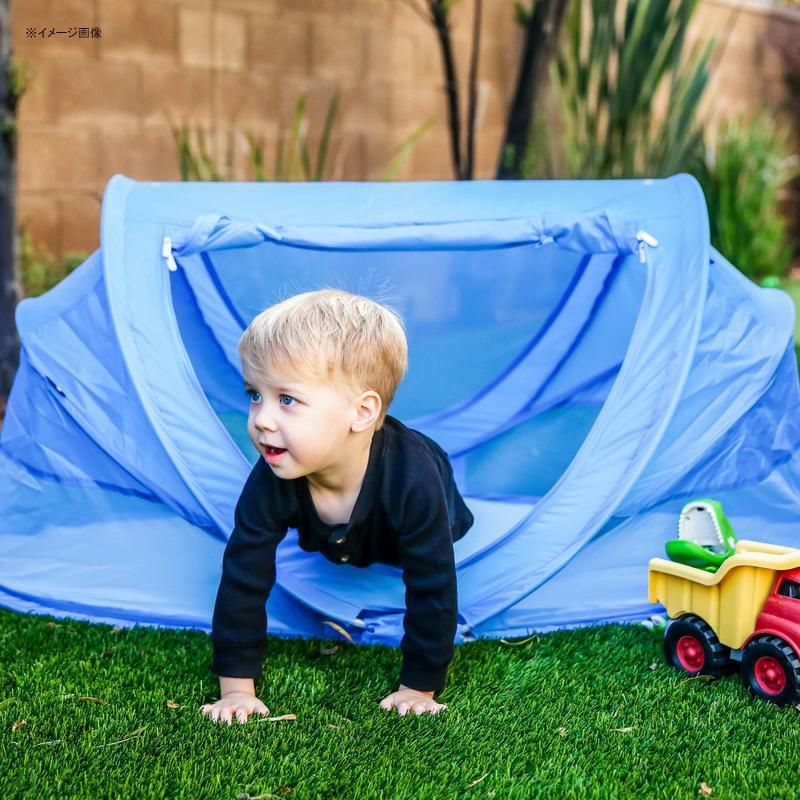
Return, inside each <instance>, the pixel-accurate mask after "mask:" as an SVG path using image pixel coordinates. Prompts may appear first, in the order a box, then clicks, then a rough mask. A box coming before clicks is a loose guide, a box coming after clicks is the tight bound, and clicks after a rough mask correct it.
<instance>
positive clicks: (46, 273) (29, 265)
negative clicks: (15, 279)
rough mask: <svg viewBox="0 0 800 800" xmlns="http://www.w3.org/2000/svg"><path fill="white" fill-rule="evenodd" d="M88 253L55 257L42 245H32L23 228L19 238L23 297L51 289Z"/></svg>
mask: <svg viewBox="0 0 800 800" xmlns="http://www.w3.org/2000/svg"><path fill="white" fill-rule="evenodd" d="M87 256H88V253H80V252H68V253H65V254H64V257H63V259H61V260H59V259H57V258H56V257H55V256H54V255H53V254H52V253H51V252H50V251H49V250H47V249H46V248H44V247H37V246H34V244H33V242H32V241H31V237H30V234H29V233H28V232H27V231H25V230H23V231H22V236H21V239H20V269H21V279H22V288H23V291H24V293H25V297H36V296H38V295H40V294H44V293H45V292H47V291H49V290H50V289H52V288H53V287H54V286H55V285H56V284H57V283H59V282H60V281H61V280H62V279H63V278H65V277H66V276H67V275H69V273H70V272H72V270H74V269H75V268H76V267H77V266H79V265H80V264H82V263H83V262H84V261H85V260H86V258H87Z"/></svg>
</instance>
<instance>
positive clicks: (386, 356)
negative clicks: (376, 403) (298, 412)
mask: <svg viewBox="0 0 800 800" xmlns="http://www.w3.org/2000/svg"><path fill="white" fill-rule="evenodd" d="M238 350H239V357H240V358H241V360H242V364H243V366H244V367H245V369H246V370H248V371H249V372H250V373H251V374H253V375H263V373H264V372H265V371H269V372H271V373H277V374H280V375H283V376H285V377H292V376H295V375H302V376H304V377H312V378H317V379H321V380H325V381H330V382H339V383H342V382H343V383H344V384H346V385H347V386H348V388H349V389H351V390H352V391H354V392H363V391H366V390H368V389H371V390H373V391H375V392H377V393H378V395H380V398H381V413H380V416H379V418H378V422H377V425H376V430H377V429H378V428H380V427H381V426H382V425H383V420H384V417H385V416H386V413H387V411H388V409H389V404H390V403H391V402H392V399H393V398H394V395H395V392H396V391H397V387H398V386H399V385H400V381H401V380H402V379H403V376H404V375H405V372H406V369H407V366H408V345H407V342H406V335H405V331H404V329H403V323H402V320H401V319H400V316H399V315H398V314H397V313H396V312H395V311H393V310H392V309H390V308H387V307H386V306H383V305H381V304H380V303H376V302H375V301H374V300H370V299H369V298H368V297H362V296H361V295H357V294H351V293H350V292H345V291H342V290H341V289H321V290H319V291H315V292H304V293H303V294H297V295H294V296H293V297H289V298H288V299H286V300H284V301H283V302H281V303H277V304H276V305H273V306H270V307H269V308H267V309H265V310H264V311H262V312H261V313H260V314H258V316H256V317H255V318H254V319H253V321H252V322H251V323H250V324H249V325H248V326H247V328H246V330H245V332H244V333H243V334H242V336H241V338H240V339H239V348H238Z"/></svg>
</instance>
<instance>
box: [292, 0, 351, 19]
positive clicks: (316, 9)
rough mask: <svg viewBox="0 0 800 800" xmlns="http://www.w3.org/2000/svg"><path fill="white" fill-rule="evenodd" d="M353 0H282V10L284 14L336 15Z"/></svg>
mask: <svg viewBox="0 0 800 800" xmlns="http://www.w3.org/2000/svg"><path fill="white" fill-rule="evenodd" d="M352 2H353V0H280V3H279V5H280V11H281V12H282V13H283V14H286V15H287V16H288V15H292V14H293V15H296V16H300V15H302V16H309V17H317V16H319V15H321V14H325V15H331V16H335V15H338V14H340V13H341V11H342V7H343V6H344V7H345V8H347V7H348V6H349V5H350V4H351V3H352Z"/></svg>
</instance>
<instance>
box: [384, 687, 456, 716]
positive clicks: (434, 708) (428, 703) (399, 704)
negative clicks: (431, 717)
mask: <svg viewBox="0 0 800 800" xmlns="http://www.w3.org/2000/svg"><path fill="white" fill-rule="evenodd" d="M381 708H382V709H383V710H384V711H391V710H392V709H393V708H396V709H397V713H398V714H399V715H400V716H401V717H404V716H405V715H406V714H407V713H408V712H409V711H413V712H414V713H415V714H417V715H419V714H438V713H439V712H440V711H442V710H443V709H445V708H447V706H446V705H445V704H444V703H437V702H436V701H435V700H434V699H433V692H422V691H420V690H419V689H409V687H408V686H403V684H402V683H401V684H400V688H399V689H398V690H397V691H396V692H392V693H391V694H390V695H387V696H386V697H384V698H383V700H381Z"/></svg>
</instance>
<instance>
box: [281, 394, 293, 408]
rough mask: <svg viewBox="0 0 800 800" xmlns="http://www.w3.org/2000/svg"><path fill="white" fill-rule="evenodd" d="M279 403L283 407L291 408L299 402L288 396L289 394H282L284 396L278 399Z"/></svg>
mask: <svg viewBox="0 0 800 800" xmlns="http://www.w3.org/2000/svg"><path fill="white" fill-rule="evenodd" d="M286 401H288V402H286ZM278 402H279V403H280V404H281V405H282V406H291V405H293V404H294V403H296V402H297V401H296V400H295V399H294V397H291V396H290V395H288V394H282V395H281V396H280V397H279V398H278Z"/></svg>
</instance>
